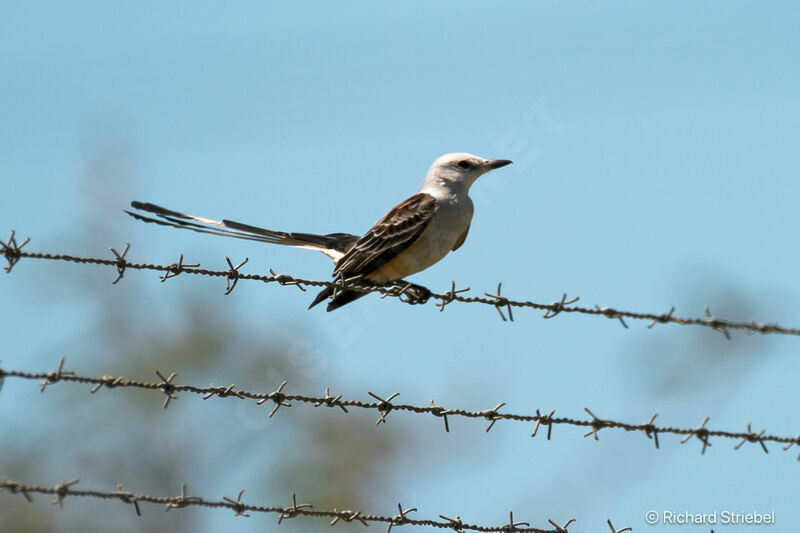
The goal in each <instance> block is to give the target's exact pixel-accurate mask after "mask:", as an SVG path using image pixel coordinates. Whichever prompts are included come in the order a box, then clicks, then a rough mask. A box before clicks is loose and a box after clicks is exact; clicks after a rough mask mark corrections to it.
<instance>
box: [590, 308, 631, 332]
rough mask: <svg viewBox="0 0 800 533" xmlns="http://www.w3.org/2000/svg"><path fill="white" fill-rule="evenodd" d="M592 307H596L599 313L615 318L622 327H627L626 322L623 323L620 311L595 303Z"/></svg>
mask: <svg viewBox="0 0 800 533" xmlns="http://www.w3.org/2000/svg"><path fill="white" fill-rule="evenodd" d="M594 308H595V309H597V311H598V312H599V313H600V314H602V315H605V316H606V317H608V318H616V319H618V320H619V322H620V324H622V327H624V328H625V329H628V324H626V323H625V319H624V318H622V313H620V312H619V311H617V310H616V309H612V308H611V307H600V306H599V305H597V304H594Z"/></svg>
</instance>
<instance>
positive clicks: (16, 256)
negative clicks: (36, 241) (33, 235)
mask: <svg viewBox="0 0 800 533" xmlns="http://www.w3.org/2000/svg"><path fill="white" fill-rule="evenodd" d="M16 233H17V232H16V231H14V230H13V229H12V230H11V236H9V238H8V242H3V241H0V254H2V255H3V256H4V257H5V258H6V261H8V265H6V267H5V269H4V270H5V271H6V272H11V269H12V268H14V265H16V264H17V262H18V261H19V260H20V259H21V258H22V254H21V252H22V247H23V246H25V245H26V244H28V243H29V242H31V239H30V237H28V238H26V239H25V240H24V241H22V243H17V238H16Z"/></svg>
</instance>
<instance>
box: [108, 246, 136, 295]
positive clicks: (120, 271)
mask: <svg viewBox="0 0 800 533" xmlns="http://www.w3.org/2000/svg"><path fill="white" fill-rule="evenodd" d="M108 249H109V250H111V253H112V254H114V256H115V257H116V258H117V259H116V261H114V266H116V267H117V277H116V278H115V279H114V281H112V282H111V284H112V285H116V284H117V282H118V281H119V280H121V279H122V276H124V275H125V269H126V268H127V266H128V262H127V261H126V260H125V255H126V254H127V253H128V250H130V249H131V243H129V242H128V243H125V249H124V250H122V253H119V252H117V251H116V250H115V249H114V247H113V246H109V248H108Z"/></svg>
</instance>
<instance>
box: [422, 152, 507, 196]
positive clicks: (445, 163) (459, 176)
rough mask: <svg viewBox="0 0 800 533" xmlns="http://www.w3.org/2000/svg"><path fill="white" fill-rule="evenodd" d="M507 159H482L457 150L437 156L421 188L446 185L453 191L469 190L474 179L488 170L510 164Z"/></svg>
mask: <svg viewBox="0 0 800 533" xmlns="http://www.w3.org/2000/svg"><path fill="white" fill-rule="evenodd" d="M510 164H511V161H509V160H508V159H484V158H483V157H478V156H477V155H472V154H467V153H463V152H457V153H453V154H445V155H443V156H441V157H439V158H438V159H437V160H436V161H434V162H433V165H431V168H430V170H428V175H427V176H425V183H423V185H422V189H423V190H424V189H426V188H430V187H446V188H448V189H453V190H454V191H463V192H464V193H466V192H469V188H470V187H471V186H472V184H473V183H475V180H477V179H478V178H480V177H481V176H482V175H484V174H486V173H487V172H489V171H490V170H494V169H496V168H500V167H504V166H506V165H510Z"/></svg>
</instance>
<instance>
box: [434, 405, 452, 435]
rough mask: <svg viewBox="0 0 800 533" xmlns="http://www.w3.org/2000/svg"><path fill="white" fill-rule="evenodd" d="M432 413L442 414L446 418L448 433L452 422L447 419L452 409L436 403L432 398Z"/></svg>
mask: <svg viewBox="0 0 800 533" xmlns="http://www.w3.org/2000/svg"><path fill="white" fill-rule="evenodd" d="M431 414H432V415H433V416H440V417H442V419H443V420H444V431H445V432H446V433H450V423H449V422H448V421H447V415H448V414H450V411H448V410H447V409H445V408H444V407H442V406H441V405H436V403H435V402H434V401H433V398H431Z"/></svg>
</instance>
